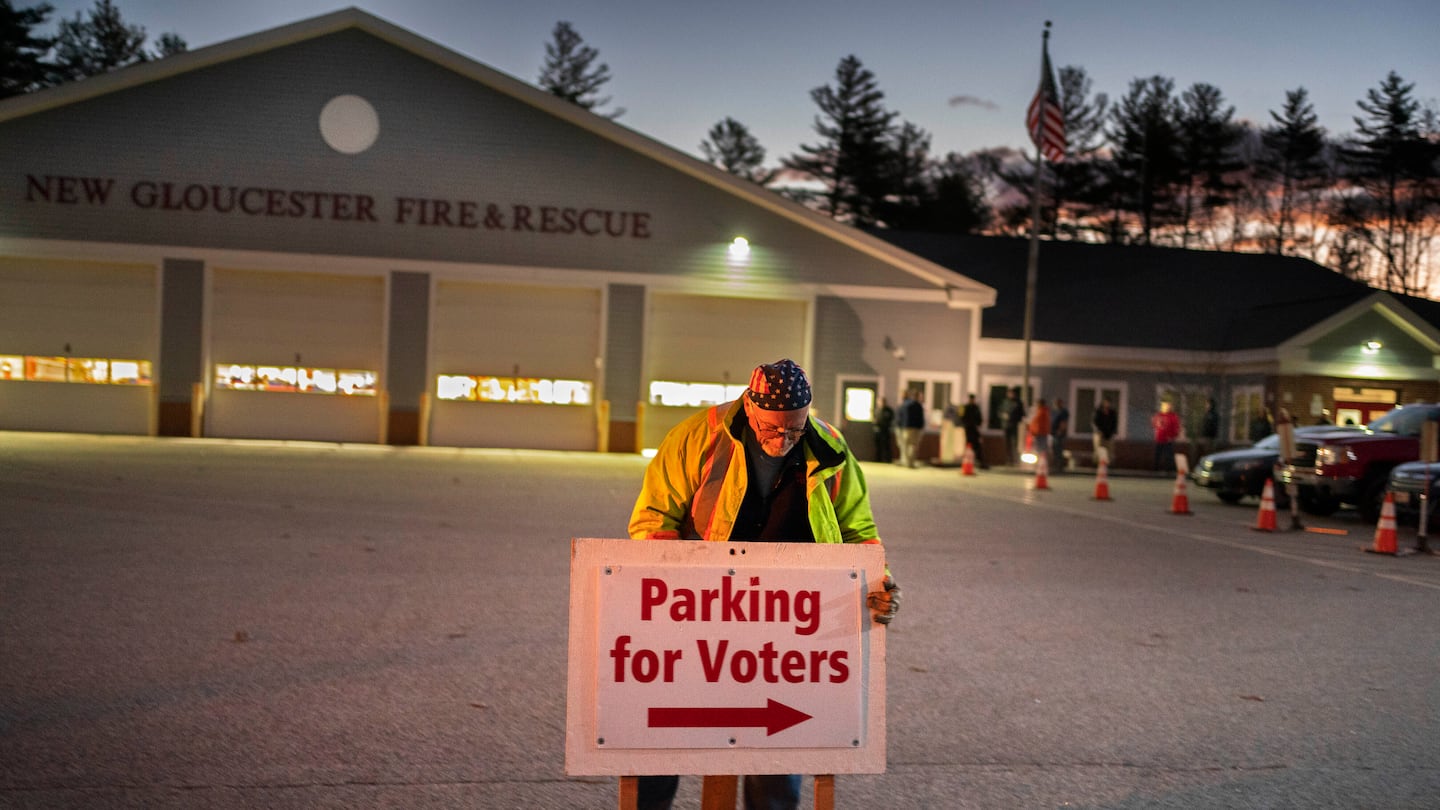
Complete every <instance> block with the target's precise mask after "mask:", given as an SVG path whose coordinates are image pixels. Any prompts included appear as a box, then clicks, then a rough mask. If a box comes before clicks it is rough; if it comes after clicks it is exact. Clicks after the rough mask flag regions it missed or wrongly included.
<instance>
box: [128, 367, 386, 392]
mask: <svg viewBox="0 0 1440 810" xmlns="http://www.w3.org/2000/svg"><path fill="white" fill-rule="evenodd" d="M112 373H113V372H112ZM375 381H376V375H375V372H373V371H356V370H348V369H341V370H336V369H333V368H301V367H298V366H243V365H239V364H236V363H217V364H216V366H215V387H216V388H224V389H227V390H230V391H279V392H293V393H300V394H340V395H342V396H372V397H373V396H375V394H376V386H375Z"/></svg>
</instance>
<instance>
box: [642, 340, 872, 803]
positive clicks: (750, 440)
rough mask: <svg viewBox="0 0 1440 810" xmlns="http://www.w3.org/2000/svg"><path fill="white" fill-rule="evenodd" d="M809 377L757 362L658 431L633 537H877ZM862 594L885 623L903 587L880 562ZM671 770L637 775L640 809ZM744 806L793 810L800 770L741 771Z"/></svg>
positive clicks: (669, 797) (659, 799) (670, 797)
mask: <svg viewBox="0 0 1440 810" xmlns="http://www.w3.org/2000/svg"><path fill="white" fill-rule="evenodd" d="M810 401H811V392H810V382H809V379H808V378H807V377H806V376H805V372H804V371H803V370H802V369H801V368H800V367H799V366H797V365H795V364H794V363H793V362H791V361H790V360H780V361H777V362H775V363H767V364H764V365H761V366H757V367H756V368H755V371H754V372H753V373H752V374H751V375H750V385H749V387H748V388H746V390H745V392H744V393H743V394H741V395H740V399H738V400H736V401H734V402H727V403H724V404H722V405H716V406H714V407H712V408H710V409H708V410H705V411H702V412H701V413H698V414H695V415H694V416H691V417H690V418H688V419H686V420H685V421H683V422H681V423H680V424H679V425H677V426H675V428H674V429H672V430H671V431H670V432H669V433H668V434H666V435H665V439H664V441H662V442H661V443H660V448H659V450H657V451H656V454H655V458H653V459H651V461H650V464H649V466H648V467H646V469H645V479H644V483H643V484H642V485H641V488H640V495H639V497H638V498H637V499H636V501H635V508H634V510H633V511H632V512H631V514H630V527H629V533H630V537H631V538H633V539H636V540H711V541H779V542H815V543H879V542H880V534H879V531H878V530H877V529H876V527H875V520H874V517H873V516H872V514H871V511H870V495H869V490H868V489H867V488H866V485H865V474H864V473H863V472H862V471H861V468H860V464H859V463H858V462H857V460H856V459H855V457H854V455H853V454H851V452H850V448H849V447H848V446H847V445H846V443H845V439H844V438H843V437H842V436H841V434H840V431H839V430H836V429H835V428H834V427H832V426H830V425H829V424H827V423H826V422H824V421H822V420H821V419H820V418H818V417H816V416H814V415H813V414H811V413H810ZM884 582H885V586H884V590H881V591H875V592H872V593H871V594H869V596H868V599H867V604H868V606H869V608H870V610H871V611H872V615H873V618H874V620H875V621H876V622H878V623H880V624H889V623H890V621H891V620H892V619H894V618H895V614H896V612H897V611H898V610H899V608H900V588H899V586H898V585H896V584H895V580H894V578H893V577H892V576H890V572H889V568H888V566H887V568H886V572H885V580H884ZM678 784H679V777H676V776H642V777H640V779H639V794H640V796H639V803H638V806H639V808H640V810H668V808H670V806H671V804H672V803H673V802H674V799H675V789H676V787H677V785H678ZM744 796H745V806H746V808H767V809H768V808H783V809H785V810H791V809H793V808H797V807H798V806H799V803H800V777H799V776H798V775H793V774H792V775H783V774H782V775H769V776H746V777H745V787H744Z"/></svg>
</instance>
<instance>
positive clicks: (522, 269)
mask: <svg viewBox="0 0 1440 810" xmlns="http://www.w3.org/2000/svg"><path fill="white" fill-rule="evenodd" d="M0 255H7V256H17V257H31V258H36V259H55V258H63V259H75V260H81V261H130V262H155V263H157V264H158V263H160V262H163V261H164V260H165V259H194V260H197V261H203V262H205V263H206V265H207V266H209V265H218V266H221V267H225V268H234V269H244V270H279V271H298V270H300V269H303V270H305V271H314V272H323V273H332V274H340V275H352V274H353V275H381V274H387V273H389V272H390V271H392V270H399V271H410V272H417V273H429V274H430V275H431V277H432V278H436V279H442V280H452V279H464V280H472V281H473V280H482V281H498V282H518V283H524V284H542V285H564V286H589V287H601V286H605V285H608V284H628V285H634V286H640V287H645V288H647V289H655V290H659V291H662V292H683V293H691V294H695V295H717V296H724V297H726V298H767V299H774V298H792V299H807V300H811V301H812V302H813V300H814V299H815V298H816V297H818V296H821V295H831V296H837V297H840V298H847V299H852V300H854V299H868V300H876V301H900V302H911V303H929V304H938V305H943V304H944V303H945V300H946V299H945V293H944V292H943V291H941V290H926V289H913V288H900V287H867V286H861V285H832V284H808V283H807V284H773V283H771V284H765V283H754V282H733V281H700V280H695V279H689V278H685V277H683V276H669V275H656V274H651V273H624V272H614V271H610V270H575V269H568V268H558V267H531V266H524V265H502V264H481V263H471V262H456V261H443V260H434V259H395V258H386V257H374V256H346V255H338V254H323V253H287V252H281V251H266V250H238V249H231V248H209V247H194V246H189V245H155V244H131V243H127V242H81V241H73V240H58V239H29V238H14V237H0ZM979 317H980V316H979V310H978V308H977V309H976V310H975V315H974V319H975V320H976V321H977V322H978V321H979Z"/></svg>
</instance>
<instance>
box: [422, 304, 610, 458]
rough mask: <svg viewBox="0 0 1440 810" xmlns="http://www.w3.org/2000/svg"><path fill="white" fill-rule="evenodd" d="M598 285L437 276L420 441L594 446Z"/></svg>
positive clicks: (468, 444) (454, 444)
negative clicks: (426, 416)
mask: <svg viewBox="0 0 1440 810" xmlns="http://www.w3.org/2000/svg"><path fill="white" fill-rule="evenodd" d="M600 309H601V292H600V290H598V289H594V288H585V287H548V286H541V285H528V284H482V283H477V282H468V281H441V282H439V284H438V285H437V288H436V295H435V311H434V320H433V324H432V330H431V352H430V355H431V364H432V365H431V371H432V374H431V387H430V393H431V396H432V401H433V403H434V405H433V407H432V409H431V414H430V433H429V437H430V438H429V443H430V444H432V445H441V446H451V447H517V448H519V447H524V448H535V449H544V450H594V449H595V448H596V446H597V441H596V437H597V435H598V433H597V429H596V416H595V403H596V400H597V397H598V396H599V392H598V390H597V385H596V384H597V381H598V377H599V374H598V370H597V369H598V366H597V362H596V361H597V358H599V357H600V323H601V320H600Z"/></svg>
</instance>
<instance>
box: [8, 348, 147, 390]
mask: <svg viewBox="0 0 1440 810" xmlns="http://www.w3.org/2000/svg"><path fill="white" fill-rule="evenodd" d="M0 380H28V381H31V382H70V383H91V384H102V385H149V384H150V361H148V360H115V359H111V358H101V357H39V356H33V355H30V356H22V355H14V354H10V355H0Z"/></svg>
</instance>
